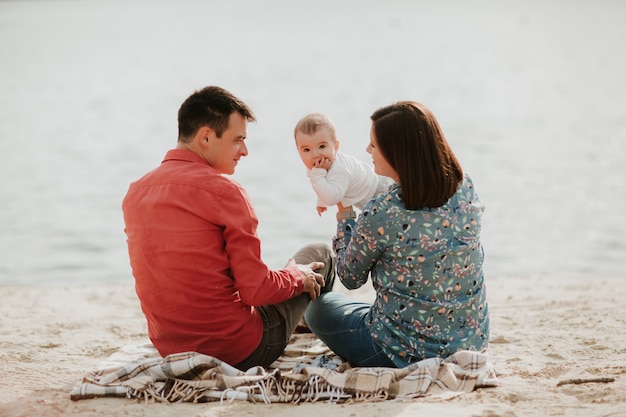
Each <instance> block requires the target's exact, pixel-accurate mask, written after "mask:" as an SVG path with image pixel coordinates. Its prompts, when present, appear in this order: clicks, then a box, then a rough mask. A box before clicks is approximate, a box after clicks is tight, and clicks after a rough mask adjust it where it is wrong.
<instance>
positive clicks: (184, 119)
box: [178, 86, 256, 143]
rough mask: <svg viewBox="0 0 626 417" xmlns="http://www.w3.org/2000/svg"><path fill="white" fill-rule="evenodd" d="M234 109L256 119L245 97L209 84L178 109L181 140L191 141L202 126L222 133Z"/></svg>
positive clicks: (251, 118)
mask: <svg viewBox="0 0 626 417" xmlns="http://www.w3.org/2000/svg"><path fill="white" fill-rule="evenodd" d="M234 112H238V113H240V114H241V115H242V116H243V117H245V118H246V120H247V121H249V122H254V121H255V120H256V117H255V116H254V113H252V110H250V108H249V107H248V106H247V105H246V104H245V103H244V102H243V101H241V100H240V99H238V98H237V97H235V96H234V95H232V94H231V93H230V92H228V91H226V90H224V89H223V88H221V87H215V86H209V87H205V88H203V89H202V90H198V91H196V92H195V93H193V94H192V95H190V96H189V97H188V98H187V99H186V100H185V101H184V102H183V104H182V105H181V106H180V109H178V141H179V142H183V143H187V142H189V141H190V140H191V138H192V137H193V135H194V134H195V133H196V132H197V131H198V129H200V128H201V127H202V126H209V127H210V128H211V129H213V130H214V131H215V134H216V135H217V137H218V138H219V137H221V136H222V133H224V131H225V130H226V129H227V128H228V121H229V119H230V115H231V114H232V113H234Z"/></svg>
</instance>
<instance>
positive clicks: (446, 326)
mask: <svg viewBox="0 0 626 417" xmlns="http://www.w3.org/2000/svg"><path fill="white" fill-rule="evenodd" d="M400 195H401V190H400V186H399V185H397V184H395V185H394V186H393V187H391V188H390V190H389V191H388V192H386V193H383V194H380V195H379V196H378V197H376V198H375V199H373V200H371V201H370V202H369V203H368V204H367V205H366V206H365V207H364V210H363V212H362V213H361V215H360V216H359V218H358V219H357V221H356V222H355V221H354V220H341V221H339V223H338V225H337V235H336V236H335V237H334V239H333V249H334V251H335V253H336V254H337V274H338V276H339V278H340V279H341V282H342V283H343V284H344V285H345V287H346V288H348V289H355V288H359V287H360V286H362V285H363V284H365V283H366V282H367V280H368V278H369V277H371V279H372V284H373V286H374V289H375V290H376V300H375V301H374V303H373V304H372V307H371V308H370V311H369V314H368V317H367V321H366V323H367V326H368V327H369V330H370V333H371V334H372V337H373V339H374V340H375V341H376V342H377V343H378V344H379V345H380V346H381V347H382V349H383V351H384V352H385V353H386V354H387V355H388V356H389V358H390V359H391V360H392V361H393V362H394V363H395V364H396V366H398V367H405V366H407V365H409V364H411V363H413V362H417V361H419V360H422V359H424V358H429V357H436V356H439V357H446V356H449V355H451V354H452V353H454V352H456V351H458V350H482V349H484V348H486V347H487V344H488V339H489V313H488V306H487V300H486V292H485V284H484V282H483V269H482V266H483V256H484V255H483V248H482V246H481V243H480V230H481V217H482V213H483V211H484V207H483V205H482V204H481V203H480V201H479V199H478V197H477V195H476V193H475V191H474V186H473V183H472V180H471V179H470V178H469V177H468V176H466V177H465V178H464V180H463V181H462V182H461V183H460V184H459V187H458V189H457V191H456V193H455V194H454V195H453V196H452V197H451V198H450V199H449V200H448V201H447V202H446V203H445V204H444V205H443V206H441V207H439V208H434V209H429V208H427V209H421V210H407V209H406V208H404V204H403V203H402V200H401V198H400Z"/></svg>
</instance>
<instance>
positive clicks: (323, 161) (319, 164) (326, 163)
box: [313, 156, 332, 171]
mask: <svg viewBox="0 0 626 417" xmlns="http://www.w3.org/2000/svg"><path fill="white" fill-rule="evenodd" d="M331 165H332V163H331V162H330V159H328V158H326V157H325V156H322V157H320V159H318V160H317V161H315V163H314V164H313V167H314V168H322V169H325V170H327V171H328V170H329V169H330V166H331Z"/></svg>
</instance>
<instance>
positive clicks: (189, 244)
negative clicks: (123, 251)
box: [122, 149, 304, 365]
mask: <svg viewBox="0 0 626 417" xmlns="http://www.w3.org/2000/svg"><path fill="white" fill-rule="evenodd" d="M122 208H123V211H124V221H125V232H126V235H127V243H128V253H129V256H130V264H131V267H132V270H133V276H134V277H135V288H136V291H137V295H138V297H139V300H140V302H141V308H142V310H143V312H144V314H145V316H146V319H147V322H148V334H149V336H150V339H151V340H152V343H154V346H155V347H156V348H157V349H158V351H159V353H160V354H161V355H163V356H166V355H169V354H171V353H178V352H186V351H195V352H200V353H204V354H207V355H211V356H214V357H216V358H218V359H221V360H223V361H225V362H226V363H229V364H232V365H235V364H237V363H239V362H241V361H242V360H244V359H245V358H246V357H248V356H249V355H250V354H251V353H252V352H253V351H254V349H256V347H257V346H258V345H259V342H260V341H261V335H262V331H263V324H262V322H261V318H260V316H259V314H258V313H257V311H256V309H255V308H254V307H253V306H260V305H268V304H276V303H279V302H282V301H284V300H286V299H289V298H291V297H294V296H297V295H299V294H301V293H302V291H303V287H304V277H303V275H302V273H301V272H300V271H299V270H298V269H297V268H296V267H289V268H285V269H283V270H280V271H272V270H270V269H269V268H268V267H267V266H266V265H265V263H263V261H262V260H261V243H260V241H259V238H258V236H257V233H256V230H257V224H258V219H257V217H256V214H255V212H254V209H253V208H252V205H251V203H250V201H249V199H248V196H247V194H246V192H245V190H244V189H243V188H242V187H241V186H240V185H239V184H238V183H236V182H235V181H233V180H232V179H230V178H228V177H225V176H223V175H221V174H220V173H219V172H218V171H216V170H215V169H213V168H212V167H210V166H209V165H208V164H207V163H206V162H205V160H204V159H203V158H202V157H201V156H200V155H197V154H196V153H193V152H191V151H187V150H182V149H174V150H171V151H169V152H168V153H167V154H166V156H165V159H164V160H163V162H162V164H161V165H160V166H159V167H158V168H156V169H155V170H153V171H151V172H149V173H148V174H146V175H145V176H144V177H142V178H141V179H139V180H138V181H136V182H134V183H132V184H131V185H130V188H129V190H128V193H127V194H126V197H125V198H124V202H123V204H122Z"/></svg>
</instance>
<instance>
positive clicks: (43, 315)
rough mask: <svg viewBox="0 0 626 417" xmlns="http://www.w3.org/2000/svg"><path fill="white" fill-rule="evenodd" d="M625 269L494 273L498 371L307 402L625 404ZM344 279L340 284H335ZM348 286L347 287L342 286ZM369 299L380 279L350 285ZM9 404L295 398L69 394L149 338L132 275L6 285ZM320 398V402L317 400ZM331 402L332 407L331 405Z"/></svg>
mask: <svg viewBox="0 0 626 417" xmlns="http://www.w3.org/2000/svg"><path fill="white" fill-rule="evenodd" d="M624 278H626V276H621V275H616V274H614V275H601V274H588V275H585V274H550V275H534V276H531V277H524V278H516V277H498V278H494V279H491V280H488V281H487V291H488V300H489V308H490V315H491V337H490V346H489V351H488V353H489V358H490V362H491V363H492V364H493V365H494V367H495V369H496V372H497V374H498V379H499V381H500V386H498V387H495V388H482V389H478V390H475V391H474V392H472V393H469V394H463V395H458V396H452V397H451V398H445V399H443V398H441V397H425V398H419V399H416V400H413V401H410V402H392V401H385V402H370V403H356V404H322V403H313V404H301V405H298V413H299V414H300V415H302V416H304V417H313V416H317V415H318V414H319V413H320V411H322V412H323V411H326V410H327V408H328V407H332V409H331V408H328V410H329V412H332V413H334V414H335V416H336V417H344V416H345V417H348V416H352V415H355V413H356V415H359V416H365V417H374V416H379V415H381V413H382V412H383V411H382V410H384V414H385V415H394V416H396V415H397V416H404V415H407V416H408V415H410V414H414V413H418V412H423V413H429V414H436V415H443V416H445V415H454V416H476V415H485V416H486V415H489V416H532V415H537V416H559V415H567V416H585V417H590V416H604V415H612V416H626V409H624V404H626V318H624V316H623V307H624V306H625V305H626V288H625V287H624V285H623V284H622V283H623V282H624ZM336 290H340V289H337V288H336ZM344 291H345V290H344ZM349 294H352V295H353V296H354V297H355V298H358V299H362V300H367V299H368V298H370V297H371V296H373V291H372V290H371V288H370V287H369V286H368V288H361V289H359V290H356V291H351V292H349ZM0 297H1V299H2V313H3V314H2V316H1V317H2V318H1V319H0V348H1V349H0V371H1V372H2V374H3V375H5V378H3V379H2V380H0V416H3V417H4V416H7V417H17V416H30V415H46V416H78V415H80V416H105V415H106V416H118V415H119V416H121V415H124V416H130V417H136V416H144V415H150V416H153V415H170V413H172V412H173V413H175V414H176V415H178V416H182V417H186V416H190V417H191V416H193V417H196V416H218V415H219V416H238V415H245V414H254V415H258V416H262V417H264V416H268V417H269V416H273V417H275V416H282V415H284V416H288V415H289V416H291V415H293V412H294V410H293V409H292V407H294V406H295V405H292V404H270V405H265V404H252V403H248V402H243V401H236V402H233V403H223V404H220V403H219V402H215V403H205V404H175V405H162V404H147V405H146V404H138V403H135V402H133V401H132V400H127V399H122V398H99V399H93V400H81V401H77V402H72V401H71V400H70V399H69V391H70V388H71V386H72V385H73V384H74V383H75V382H77V381H79V380H80V379H81V378H82V376H83V375H84V374H85V373H87V372H89V371H91V370H93V369H95V368H96V367H97V366H98V364H99V363H101V362H102V361H104V360H105V359H106V358H108V357H109V356H110V355H111V354H113V353H114V352H116V351H117V350H118V349H119V348H120V347H122V346H126V345H130V344H137V343H141V342H145V341H148V337H147V332H146V325H145V320H144V317H143V315H142V313H141V310H140V307H139V302H138V300H137V298H136V296H135V293H134V287H133V283H132V282H129V283H113V284H103V285H85V286H71V285H60V286H8V287H0ZM320 407H321V408H320ZM330 410H332V411H330Z"/></svg>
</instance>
